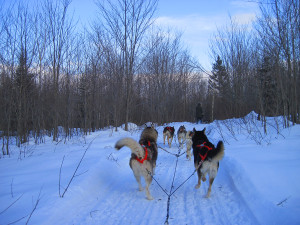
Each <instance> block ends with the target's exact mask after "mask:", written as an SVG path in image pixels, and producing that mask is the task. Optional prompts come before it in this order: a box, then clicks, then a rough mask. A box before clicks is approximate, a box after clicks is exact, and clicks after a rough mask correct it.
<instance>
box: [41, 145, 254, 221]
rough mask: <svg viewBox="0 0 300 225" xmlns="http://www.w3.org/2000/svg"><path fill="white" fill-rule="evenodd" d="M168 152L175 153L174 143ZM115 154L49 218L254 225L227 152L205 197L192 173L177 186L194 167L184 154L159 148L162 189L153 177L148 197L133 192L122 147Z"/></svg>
mask: <svg viewBox="0 0 300 225" xmlns="http://www.w3.org/2000/svg"><path fill="white" fill-rule="evenodd" d="M158 145H160V146H163V144H162V143H158ZM168 150H169V151H170V152H173V153H177V152H179V151H178V148H177V147H176V146H174V144H173V146H172V147H171V148H168ZM114 153H115V152H114ZM178 155H179V154H178ZM118 158H119V159H118V164H117V163H113V162H112V163H111V166H110V167H111V168H112V169H111V171H103V168H107V166H104V167H103V168H102V163H99V164H98V165H97V166H95V167H93V169H91V171H89V177H88V178H87V179H86V180H84V181H83V182H81V183H80V184H78V185H77V186H75V187H73V188H72V189H71V190H70V193H69V196H71V195H78V194H79V195H82V198H76V199H75V200H74V201H73V200H72V199H70V200H68V196H66V198H64V202H62V203H61V204H59V206H57V207H56V208H55V210H54V212H53V215H55V216H53V217H55V220H54V221H57V217H60V218H61V221H62V223H63V224H111V225H116V224H153V225H154V224H155V225H157V224H164V223H166V222H168V223H169V224H189V225H190V224H259V222H258V221H257V219H256V218H255V216H254V215H253V213H252V212H251V209H250V208H249V206H248V203H247V202H245V201H241V199H243V197H242V195H241V193H240V192H239V191H238V189H237V188H236V187H235V183H234V182H233V177H232V176H231V174H230V168H229V166H230V164H228V163H227V162H226V161H227V159H226V153H225V157H224V159H223V160H222V161H221V162H220V168H219V172H218V175H217V177H216V179H215V181H214V184H213V186H212V192H211V197H210V198H208V199H207V198H205V197H204V196H205V194H206V191H207V188H208V183H207V182H202V184H201V187H200V189H197V190H196V189H195V185H196V183H197V178H196V176H192V177H191V179H189V180H187V181H186V183H184V184H183V185H182V186H181V187H180V188H179V189H177V190H176V188H177V187H179V186H180V185H181V184H182V183H183V182H184V181H185V180H186V179H187V178H188V177H189V176H190V175H191V174H192V173H193V172H194V170H195V169H194V163H193V160H191V161H188V160H187V159H186V157H185V155H183V156H181V157H174V156H172V155H170V154H168V153H167V152H164V151H160V150H159V156H158V160H157V167H156V174H155V175H154V178H155V180H157V182H158V183H159V185H160V186H161V187H162V188H163V189H164V190H165V192H164V191H163V190H162V189H161V187H159V185H157V184H156V182H154V181H153V182H152V184H151V187H150V191H151V193H152V196H153V197H154V200H153V201H148V200H146V198H145V192H144V191H142V192H139V191H138V185H137V183H136V181H135V179H134V176H133V174H132V171H131V169H130V168H129V165H128V162H129V158H130V154H128V152H127V151H121V152H118ZM106 161H107V160H106ZM143 182H144V181H143ZM174 190H176V192H175V193H173V191H174ZM166 193H170V194H169V196H168V195H167V194H166ZM170 195H171V196H170ZM168 198H169V199H170V201H169V202H168ZM74 206H76V207H74ZM65 207H72V208H73V209H72V210H71V212H70V214H72V216H66V217H65V215H64V214H63V213H61V212H60V211H62V212H64V210H61V209H63V208H65ZM168 207H169V211H168ZM65 218H73V219H72V221H67V219H65ZM47 221H48V222H47V223H45V224H51V218H50V219H49V220H47Z"/></svg>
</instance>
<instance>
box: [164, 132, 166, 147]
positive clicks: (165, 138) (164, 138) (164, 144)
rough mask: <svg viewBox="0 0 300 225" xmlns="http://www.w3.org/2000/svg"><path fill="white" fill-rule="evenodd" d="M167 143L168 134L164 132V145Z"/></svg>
mask: <svg viewBox="0 0 300 225" xmlns="http://www.w3.org/2000/svg"><path fill="white" fill-rule="evenodd" d="M165 144H166V135H165V134H164V145H165Z"/></svg>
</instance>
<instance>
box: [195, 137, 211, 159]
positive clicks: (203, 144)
mask: <svg viewBox="0 0 300 225" xmlns="http://www.w3.org/2000/svg"><path fill="white" fill-rule="evenodd" d="M205 144H206V142H203V143H202V144H201V145H196V147H198V148H207V152H206V153H205V155H201V154H200V153H199V156H200V158H201V160H202V161H204V159H206V157H207V153H208V151H210V150H212V149H213V148H212V147H209V146H207V145H205Z"/></svg>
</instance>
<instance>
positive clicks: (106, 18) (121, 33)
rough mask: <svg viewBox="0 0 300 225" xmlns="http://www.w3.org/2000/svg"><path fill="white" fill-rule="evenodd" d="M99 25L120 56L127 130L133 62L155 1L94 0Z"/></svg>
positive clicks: (133, 70) (149, 21) (134, 66)
mask: <svg viewBox="0 0 300 225" xmlns="http://www.w3.org/2000/svg"><path fill="white" fill-rule="evenodd" d="M97 5H98V7H99V9H100V13H101V16H102V18H101V19H102V25H103V27H104V29H105V31H106V32H107V33H108V34H109V37H110V38H111V39H112V40H114V41H115V43H116V44H117V46H116V47H117V51H118V52H119V54H120V56H121V59H122V75H123V77H124V88H125V91H126V92H125V99H124V102H125V130H128V121H129V114H130V107H131V104H132V94H133V79H134V74H135V73H136V62H137V60H138V56H139V54H140V51H141V48H140V46H141V43H142V39H143V37H144V35H145V32H146V31H147V29H148V28H149V27H150V25H151V24H152V22H153V20H152V17H153V14H154V12H155V10H156V7H157V0H117V1H116V2H111V1H109V0H106V1H103V2H101V1H98V2H97Z"/></svg>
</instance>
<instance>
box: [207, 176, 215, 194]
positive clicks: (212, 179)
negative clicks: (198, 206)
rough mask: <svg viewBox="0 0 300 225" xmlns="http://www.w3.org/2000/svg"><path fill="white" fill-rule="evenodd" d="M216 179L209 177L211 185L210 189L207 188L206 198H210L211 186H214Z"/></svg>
mask: <svg viewBox="0 0 300 225" xmlns="http://www.w3.org/2000/svg"><path fill="white" fill-rule="evenodd" d="M214 180H215V178H214V177H212V178H209V187H208V190H207V194H206V196H205V197H206V198H209V196H210V193H211V186H212V184H213V182H214Z"/></svg>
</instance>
